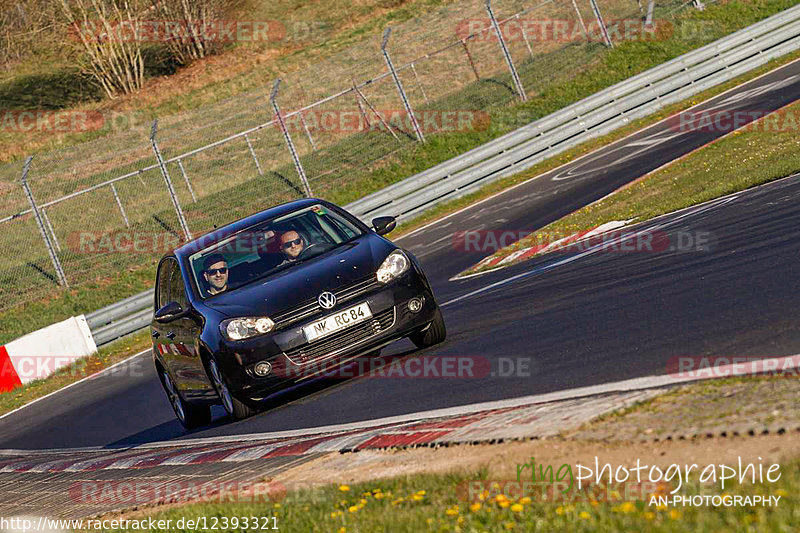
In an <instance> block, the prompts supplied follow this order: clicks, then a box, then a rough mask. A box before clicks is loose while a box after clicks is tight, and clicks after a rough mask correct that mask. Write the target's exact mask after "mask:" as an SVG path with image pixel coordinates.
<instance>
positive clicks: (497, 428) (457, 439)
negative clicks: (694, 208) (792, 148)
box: [0, 354, 800, 473]
mask: <svg viewBox="0 0 800 533" xmlns="http://www.w3.org/2000/svg"><path fill="white" fill-rule="evenodd" d="M759 364H760V367H761V368H764V369H771V370H780V371H783V372H792V373H794V374H795V375H796V374H797V373H798V372H799V371H800V354H798V355H793V356H787V357H780V358H770V359H763V360H760V362H759ZM743 375H752V371H750V370H748V365H742V364H738V363H734V364H729V365H720V366H716V367H713V368H709V369H707V371H704V370H695V371H693V372H688V373H686V375H681V374H674V375H662V376H649V377H644V378H636V379H630V380H625V381H620V382H616V383H608V384H603V385H596V386H591V387H581V388H578V389H572V390H567V391H559V392H554V393H548V394H541V395H536V396H526V397H522V398H515V399H512V400H502V401H496V402H487V403H481V404H473V405H466V406H461V407H454V408H448V409H438V410H433V411H426V412H421V413H413V414H408V415H402V416H395V417H388V418H382V419H377V420H368V421H364V422H356V423H350V424H341V425H336V426H327V427H318V428H309V429H306V430H300V431H283V432H272V433H254V434H247V435H228V436H223V437H211V438H199V439H186V440H181V441H171V442H159V443H152V444H145V445H139V446H135V447H131V448H125V449H109V448H73V449H63V450H35V451H28V450H0V473H12V472H18V473H19V472H30V473H35V472H39V473H45V472H91V471H97V470H137V469H147V468H155V467H165V468H169V467H171V466H178V465H199V464H208V463H236V462H246V461H253V460H260V459H269V458H273V457H292V456H303V455H310V454H320V453H330V452H341V453H344V452H351V451H360V450H367V449H383V448H404V447H411V446H421V445H424V446H439V445H448V444H457V443H480V442H493V441H498V440H511V439H524V438H533V437H547V436H551V435H556V434H558V433H560V432H562V431H565V430H568V429H571V428H574V427H577V426H579V425H581V424H583V423H586V422H588V421H590V420H592V419H594V418H596V417H597V416H600V415H601V414H604V413H607V412H609V411H612V410H615V409H621V408H624V407H627V406H630V405H632V404H634V403H637V402H641V401H643V400H646V399H648V398H652V397H654V396H657V395H659V394H661V393H663V392H664V391H665V390H666V389H665V388H664V387H668V386H671V385H677V384H682V383H688V382H692V381H699V380H706V379H714V378H718V377H732V376H743ZM4 457H5V458H4Z"/></svg>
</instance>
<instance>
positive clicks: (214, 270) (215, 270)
mask: <svg viewBox="0 0 800 533" xmlns="http://www.w3.org/2000/svg"><path fill="white" fill-rule="evenodd" d="M206 272H207V273H208V275H209V276H216V275H217V274H227V273H228V267H222V268H209V269H208V270H206Z"/></svg>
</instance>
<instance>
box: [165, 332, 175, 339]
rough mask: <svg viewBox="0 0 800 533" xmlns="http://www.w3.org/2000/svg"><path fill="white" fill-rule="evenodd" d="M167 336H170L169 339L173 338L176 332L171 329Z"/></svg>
mask: <svg viewBox="0 0 800 533" xmlns="http://www.w3.org/2000/svg"><path fill="white" fill-rule="evenodd" d="M167 338H168V339H169V340H172V339H174V338H175V333H174V332H172V331H170V332H169V333H167Z"/></svg>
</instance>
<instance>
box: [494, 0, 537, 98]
mask: <svg viewBox="0 0 800 533" xmlns="http://www.w3.org/2000/svg"><path fill="white" fill-rule="evenodd" d="M486 11H487V12H488V13H489V18H490V19H491V21H492V26H493V27H494V32H495V33H496V34H497V40H498V41H499V42H500V48H501V49H502V50H503V55H504V56H505V58H506V63H507V64H508V69H509V70H510V71H511V79H513V80H514V86H515V87H516V88H517V94H518V95H519V98H520V100H522V101H523V102H527V101H528V96H527V95H526V94H525V88H524V87H523V86H522V80H520V79H519V75H518V74H517V69H516V67H515V66H514V61H513V60H512V59H511V54H510V53H509V51H508V47H507V46H506V40H505V39H504V38H503V32H502V30H500V25H499V24H498V23H497V19H496V18H495V16H494V11H492V0H486Z"/></svg>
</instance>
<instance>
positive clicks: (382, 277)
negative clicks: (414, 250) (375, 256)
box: [375, 250, 411, 283]
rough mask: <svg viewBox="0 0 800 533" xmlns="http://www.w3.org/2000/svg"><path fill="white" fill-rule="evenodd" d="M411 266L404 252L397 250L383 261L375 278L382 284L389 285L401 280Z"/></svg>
mask: <svg viewBox="0 0 800 533" xmlns="http://www.w3.org/2000/svg"><path fill="white" fill-rule="evenodd" d="M410 266H411V261H409V260H408V257H406V254H404V253H403V252H402V250H395V251H394V252H392V253H390V254H389V255H388V256H387V257H386V259H384V260H383V263H381V266H380V267H379V268H378V271H377V272H376V273H375V276H376V277H377V278H378V281H379V282H380V283H389V282H390V281H392V280H393V279H397V278H399V277H400V276H401V275H403V273H404V272H405V271H406V270H408V267H410Z"/></svg>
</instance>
